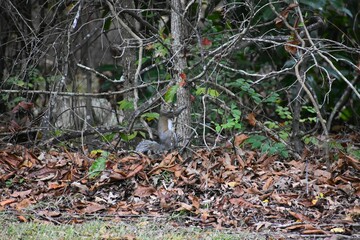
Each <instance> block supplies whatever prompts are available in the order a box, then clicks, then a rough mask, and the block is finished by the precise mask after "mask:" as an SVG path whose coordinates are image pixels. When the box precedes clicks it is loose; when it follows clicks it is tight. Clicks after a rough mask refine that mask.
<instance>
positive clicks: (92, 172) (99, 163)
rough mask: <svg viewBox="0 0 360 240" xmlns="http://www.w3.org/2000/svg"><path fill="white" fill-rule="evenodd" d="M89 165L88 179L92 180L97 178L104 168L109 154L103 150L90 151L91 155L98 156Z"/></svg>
mask: <svg viewBox="0 0 360 240" xmlns="http://www.w3.org/2000/svg"><path fill="white" fill-rule="evenodd" d="M99 154H100V156H99V157H97V158H96V159H95V161H94V162H93V164H91V166H90V168H89V178H90V179H94V178H96V177H98V176H99V175H100V174H101V173H102V172H103V171H104V170H105V168H106V162H107V160H108V157H109V153H108V152H106V151H103V150H93V151H91V155H99Z"/></svg>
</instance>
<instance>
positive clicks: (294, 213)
mask: <svg viewBox="0 0 360 240" xmlns="http://www.w3.org/2000/svg"><path fill="white" fill-rule="evenodd" d="M288 213H289V214H290V215H291V216H293V217H294V218H296V219H297V220H300V221H302V222H306V221H307V222H312V219H311V218H309V217H307V216H305V215H303V214H301V213H297V212H293V211H288Z"/></svg>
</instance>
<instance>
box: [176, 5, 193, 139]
mask: <svg viewBox="0 0 360 240" xmlns="http://www.w3.org/2000/svg"><path fill="white" fill-rule="evenodd" d="M181 3H182V2H181V0H171V35H172V37H173V40H174V41H173V45H172V50H173V52H174V54H175V56H174V58H173V59H174V73H175V76H174V77H175V79H176V82H177V83H178V84H179V83H180V82H181V81H183V79H182V78H181V77H180V74H182V73H184V70H185V68H186V58H185V57H184V54H183V52H184V39H185V37H186V36H185V35H186V34H185V33H186V31H185V27H184V21H183V19H182V17H181V13H182V12H183V7H184V6H182V4H181ZM177 106H178V107H179V106H186V108H185V110H184V111H183V112H182V113H181V114H180V116H179V117H178V123H179V124H178V126H177V129H176V133H177V135H178V136H179V137H180V139H182V141H181V142H180V144H181V145H184V144H185V143H186V142H187V140H188V139H187V137H188V136H190V134H191V128H190V120H191V115H190V107H191V104H190V94H189V90H188V89H186V88H185V86H183V84H180V86H179V88H178V91H177Z"/></svg>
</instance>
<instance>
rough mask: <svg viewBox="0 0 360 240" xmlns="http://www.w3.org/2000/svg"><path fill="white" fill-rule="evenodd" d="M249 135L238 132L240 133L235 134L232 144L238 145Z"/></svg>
mask: <svg viewBox="0 0 360 240" xmlns="http://www.w3.org/2000/svg"><path fill="white" fill-rule="evenodd" d="M248 138H249V136H248V135H246V134H240V135H236V136H235V139H234V145H235V147H238V146H240V145H241V144H242V143H243V142H244V141H245V140H246V139H248Z"/></svg>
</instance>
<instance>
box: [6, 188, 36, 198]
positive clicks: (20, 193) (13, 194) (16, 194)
mask: <svg viewBox="0 0 360 240" xmlns="http://www.w3.org/2000/svg"><path fill="white" fill-rule="evenodd" d="M31 191H32V189H29V190H26V191H21V192H13V193H12V194H11V195H10V196H12V197H15V198H16V197H20V198H23V197H26V196H28V195H29V194H30V193H31Z"/></svg>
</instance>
